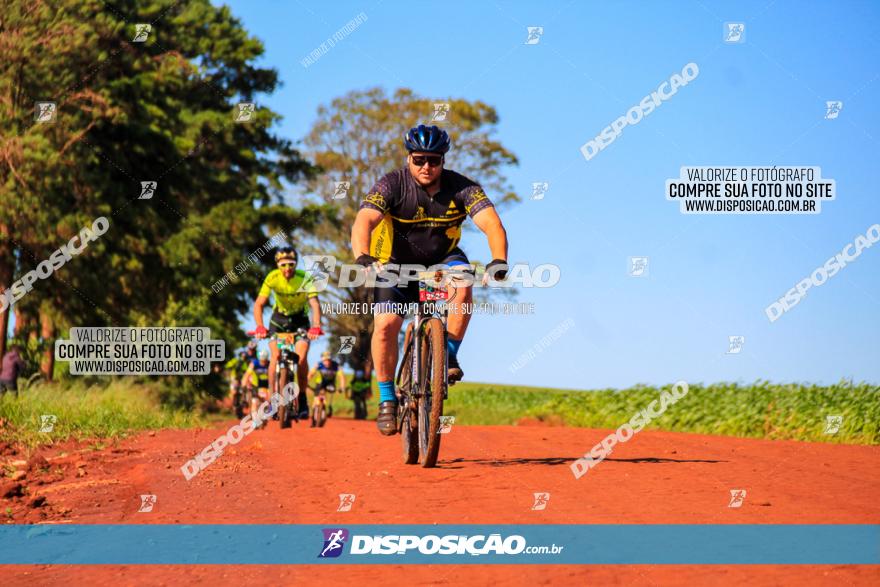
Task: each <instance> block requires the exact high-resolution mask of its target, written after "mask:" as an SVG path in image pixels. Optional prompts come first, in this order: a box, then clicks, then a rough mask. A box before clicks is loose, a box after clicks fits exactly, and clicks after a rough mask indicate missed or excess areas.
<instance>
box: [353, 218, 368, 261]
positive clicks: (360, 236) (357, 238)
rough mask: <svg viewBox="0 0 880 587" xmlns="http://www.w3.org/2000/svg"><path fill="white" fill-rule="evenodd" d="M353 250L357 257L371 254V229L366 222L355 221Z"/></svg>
mask: <svg viewBox="0 0 880 587" xmlns="http://www.w3.org/2000/svg"><path fill="white" fill-rule="evenodd" d="M351 252H352V254H353V255H354V258H355V259H357V258H358V257H360V256H361V255H369V254H370V230H369V227H368V226H367V223H366V222H355V223H354V227H353V228H352V229H351Z"/></svg>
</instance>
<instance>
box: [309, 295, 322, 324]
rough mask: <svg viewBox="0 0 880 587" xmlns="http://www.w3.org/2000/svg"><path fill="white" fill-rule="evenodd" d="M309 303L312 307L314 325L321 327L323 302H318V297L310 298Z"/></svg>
mask: <svg viewBox="0 0 880 587" xmlns="http://www.w3.org/2000/svg"><path fill="white" fill-rule="evenodd" d="M309 305H310V306H311V307H312V326H313V327H315V328H320V327H321V304H320V303H318V298H309Z"/></svg>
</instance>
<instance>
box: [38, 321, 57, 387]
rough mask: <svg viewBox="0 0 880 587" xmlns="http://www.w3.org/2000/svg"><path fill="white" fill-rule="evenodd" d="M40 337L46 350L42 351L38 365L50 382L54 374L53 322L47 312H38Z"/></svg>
mask: <svg viewBox="0 0 880 587" xmlns="http://www.w3.org/2000/svg"><path fill="white" fill-rule="evenodd" d="M40 336H41V337H42V339H43V344H45V345H46V350H44V351H43V360H42V362H41V364H40V370H41V371H42V372H43V377H45V378H46V381H52V376H53V374H54V372H55V321H54V320H53V319H52V316H51V314H49V313H48V312H45V311H43V312H40Z"/></svg>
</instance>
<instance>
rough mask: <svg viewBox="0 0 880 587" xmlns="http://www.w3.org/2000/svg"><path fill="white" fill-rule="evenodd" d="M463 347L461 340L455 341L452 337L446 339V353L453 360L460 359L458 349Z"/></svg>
mask: <svg viewBox="0 0 880 587" xmlns="http://www.w3.org/2000/svg"><path fill="white" fill-rule="evenodd" d="M460 346H461V340H455V339H454V338H452V337H451V336H450V337H449V338H447V339H446V353H447V354H448V355H449V357H450V358H451V359H457V358H458V347H460Z"/></svg>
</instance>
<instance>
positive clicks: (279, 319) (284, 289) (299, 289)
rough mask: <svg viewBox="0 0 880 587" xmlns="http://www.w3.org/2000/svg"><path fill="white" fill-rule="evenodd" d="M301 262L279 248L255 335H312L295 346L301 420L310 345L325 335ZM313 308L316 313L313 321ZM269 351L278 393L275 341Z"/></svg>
mask: <svg viewBox="0 0 880 587" xmlns="http://www.w3.org/2000/svg"><path fill="white" fill-rule="evenodd" d="M297 260H298V255H297V253H296V251H295V250H294V249H293V248H291V247H284V248H281V249H278V251H277V252H276V253H275V263H276V264H277V265H278V268H277V269H275V270H274V271H272V272H271V273H269V275H267V276H266V279H265V281H263V286H262V287H261V288H260V293H259V295H257V299H256V301H255V302H254V321H255V322H256V324H257V328H256V330H254V332H253V334H254V336H255V337H256V338H266V337H267V336H268V335H270V334H274V333H276V332H296V331H297V330H298V329H300V328H303V329H307V330H308V335H307V336H306V337H305V338H299V339H297V341H296V344H295V347H294V348H295V352H296V355H297V359H298V363H297V369H296V379H297V383H298V385H299V408H300V418H308V416H309V408H308V403H307V401H306V392H305V390H306V380H307V374H308V372H309V367H308V352H309V342H310V341H312V340H315V339H316V338H318V337H319V336H321V335H322V334H324V331H322V330H321V305H320V304H319V303H318V292H317V290H316V288H315V284H314V282H313V281H312V278H311V277H310V276H309V275H308V274H307V273H306V272H305V271H303V270H301V269H297V268H296V263H297ZM270 295H271V296H272V298H273V302H272V317H271V318H270V319H269V328H268V329H267V328H266V327H265V326H264V325H263V309H264V308H265V307H266V304H267V303H269V296H270ZM309 309H311V311H312V312H311V313H312V317H311V322H310V321H309ZM310 324H311V327H310V326H309V325H310ZM269 349H270V350H271V357H270V359H269V389H271V390H274V389H275V364H276V362H277V361H278V345H277V344H276V343H275V341H272V342H270V343H269Z"/></svg>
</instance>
